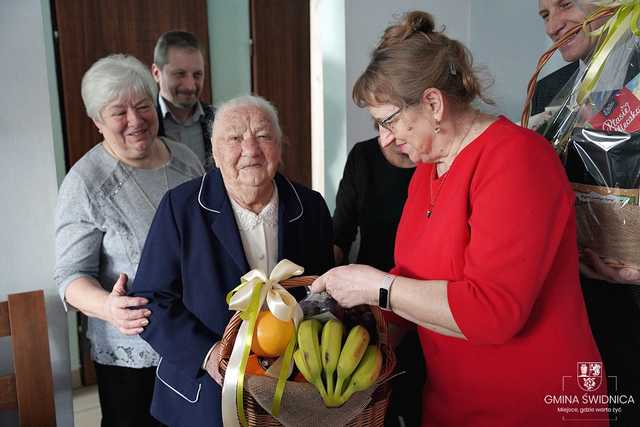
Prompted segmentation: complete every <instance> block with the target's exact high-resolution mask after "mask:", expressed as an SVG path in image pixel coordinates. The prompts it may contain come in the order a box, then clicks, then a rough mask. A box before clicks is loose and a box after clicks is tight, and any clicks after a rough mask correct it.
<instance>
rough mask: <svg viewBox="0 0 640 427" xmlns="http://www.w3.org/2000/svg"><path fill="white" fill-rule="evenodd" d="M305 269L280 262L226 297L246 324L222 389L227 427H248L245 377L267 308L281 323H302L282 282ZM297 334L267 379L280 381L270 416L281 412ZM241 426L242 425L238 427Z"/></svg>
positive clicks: (253, 275)
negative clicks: (259, 320)
mask: <svg viewBox="0 0 640 427" xmlns="http://www.w3.org/2000/svg"><path fill="white" fill-rule="evenodd" d="M303 272H304V269H303V268H302V267H300V266H299V265H296V264H294V263H293V262H291V261H289V260H286V259H284V260H282V261H280V262H279V263H278V264H277V265H276V266H275V267H274V268H273V271H271V274H270V275H269V277H267V275H266V274H265V273H264V272H262V271H260V270H257V269H255V270H251V271H249V272H248V273H247V274H245V275H244V276H242V277H241V283H240V285H238V286H237V287H236V288H235V289H233V290H232V291H231V292H229V293H228V294H227V298H226V299H227V303H228V304H229V309H231V310H235V311H240V313H241V314H240V317H241V318H242V320H243V322H242V324H241V325H240V329H239V330H238V335H237V338H236V342H235V343H234V345H233V350H232V352H231V357H230V358H229V363H228V366H227V371H226V373H225V377H224V383H223V385H222V420H223V423H224V425H225V426H227V427H229V426H234V427H235V426H237V427H239V426H240V425H242V426H246V425H247V420H246V416H245V412H244V404H243V392H244V376H245V375H244V374H245V369H246V365H247V360H248V358H249V351H250V349H251V341H252V338H253V330H254V328H255V321H256V318H257V316H258V312H259V311H260V309H261V308H262V307H263V306H264V305H265V304H266V306H267V307H268V308H269V311H271V312H272V313H273V315H274V316H276V317H277V318H278V319H280V320H282V321H285V322H286V321H288V320H293V322H294V324H295V326H296V329H297V327H298V324H299V323H300V321H301V320H302V316H303V314H302V309H301V308H300V306H299V305H298V302H297V301H296V300H295V298H294V297H293V295H291V294H290V293H289V292H288V291H287V290H286V289H285V288H284V287H283V286H282V285H280V283H279V282H280V281H282V280H285V279H288V278H289V277H291V276H296V275H300V274H302V273H303ZM294 347H295V334H294V336H293V337H292V338H291V340H290V341H289V344H288V345H287V350H286V351H285V354H284V355H283V356H281V357H279V358H278V359H277V360H276V361H275V362H274V363H273V364H272V365H271V367H270V368H269V369H268V370H267V375H269V376H272V377H276V378H278V383H277V384H276V391H275V393H274V398H273V404H272V408H271V413H272V414H273V415H275V416H277V415H278V413H279V412H280V403H281V401H282V394H283V392H284V385H285V381H286V379H287V378H288V377H289V375H291V371H292V367H293V365H292V363H291V359H292V356H293V350H294ZM239 423H240V424H239Z"/></svg>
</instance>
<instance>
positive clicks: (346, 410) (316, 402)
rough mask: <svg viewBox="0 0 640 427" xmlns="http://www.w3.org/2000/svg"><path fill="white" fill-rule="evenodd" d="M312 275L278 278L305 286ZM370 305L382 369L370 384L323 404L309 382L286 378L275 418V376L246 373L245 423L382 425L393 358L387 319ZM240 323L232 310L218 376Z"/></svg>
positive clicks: (274, 425)
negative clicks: (339, 400)
mask: <svg viewBox="0 0 640 427" xmlns="http://www.w3.org/2000/svg"><path fill="white" fill-rule="evenodd" d="M315 278H316V277H315V276H302V277H292V278H290V279H287V280H285V281H283V282H281V285H282V286H284V287H285V288H294V287H298V286H307V285H310V284H311V283H312V282H313V280H315ZM370 309H371V312H372V314H373V315H374V318H375V320H376V325H377V328H378V345H379V346H380V350H381V351H382V354H383V365H382V371H381V372H380V377H379V378H378V381H376V384H375V385H374V386H373V387H371V388H370V389H368V390H365V391H363V392H359V393H355V394H354V395H353V396H352V397H351V399H349V401H348V402H347V403H345V404H344V405H343V406H341V407H340V408H326V407H325V406H324V403H323V402H322V398H321V397H320V395H319V394H318V392H317V390H316V389H315V387H314V386H313V385H311V384H308V383H297V382H294V381H287V384H286V386H285V391H284V395H283V398H282V406H281V410H280V415H279V417H278V418H279V419H276V418H274V417H273V416H272V415H271V414H269V412H268V410H270V409H271V402H272V399H273V392H274V390H275V384H276V380H275V379H272V378H269V377H258V376H252V375H248V376H246V378H245V390H244V398H243V401H244V410H245V415H246V417H247V422H248V424H249V425H250V426H256V427H258V426H259V427H263V426H264V427H278V426H285V427H290V426H291V427H292V426H305V427H316V426H317V427H329V426H331V427H334V426H335V427H338V426H342V425H345V426H349V427H362V426H376V427H382V426H384V417H385V414H386V411H387V407H388V406H389V395H390V394H391V383H390V382H389V381H388V379H389V377H390V376H391V375H392V373H393V370H394V368H395V364H396V359H395V354H394V353H393V349H392V348H391V347H390V346H389V333H388V329H387V323H386V321H385V319H384V317H383V316H382V312H381V311H380V309H379V308H377V307H370ZM241 323H242V319H241V318H240V314H239V313H236V314H234V315H233V317H232V318H231V320H230V321H229V324H228V325H227V327H226V329H225V332H224V335H223V337H222V340H221V343H220V345H221V355H222V359H221V361H220V365H219V367H218V370H219V372H220V374H221V378H222V380H224V373H225V371H226V369H227V363H228V362H229V358H230V357H231V351H232V350H233V344H234V343H235V340H236V336H237V334H238V329H239V328H240V325H241ZM221 385H222V384H221Z"/></svg>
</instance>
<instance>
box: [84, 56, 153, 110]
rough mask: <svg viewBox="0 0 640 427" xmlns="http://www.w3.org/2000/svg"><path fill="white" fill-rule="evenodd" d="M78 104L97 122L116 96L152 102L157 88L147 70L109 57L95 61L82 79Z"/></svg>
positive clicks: (125, 58)
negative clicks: (139, 96) (140, 96)
mask: <svg viewBox="0 0 640 427" xmlns="http://www.w3.org/2000/svg"><path fill="white" fill-rule="evenodd" d="M81 92H82V101H84V108H85V109H86V110H87V115H88V116H89V117H90V118H92V119H93V120H101V119H102V116H101V114H100V113H101V111H102V109H103V108H104V107H106V106H107V104H109V103H110V102H111V101H113V100H115V99H118V98H119V97H120V96H122V95H125V94H128V93H135V94H145V95H147V96H149V98H151V99H152V100H155V99H156V97H157V96H158V87H157V85H156V82H155V80H154V79H153V76H152V75H151V72H150V71H149V69H148V68H147V67H146V66H145V65H144V64H143V63H142V62H140V60H138V59H137V58H135V57H133V56H131V55H123V54H115V55H109V56H106V57H104V58H101V59H99V60H98V61H96V62H95V63H94V64H93V65H92V66H91V68H89V70H88V71H87V72H86V73H85V74H84V76H83V77H82V89H81Z"/></svg>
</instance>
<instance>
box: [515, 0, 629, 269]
mask: <svg viewBox="0 0 640 427" xmlns="http://www.w3.org/2000/svg"><path fill="white" fill-rule="evenodd" d="M577 3H578V6H579V7H583V8H584V10H592V9H593V6H596V8H595V11H594V12H593V13H591V14H590V15H589V16H588V17H587V20H586V21H585V25H584V26H583V27H580V26H578V27H576V28H574V29H573V30H572V31H570V32H568V33H567V34H566V35H565V36H563V38H562V39H561V40H559V41H558V42H557V43H556V44H555V45H554V46H553V47H552V48H551V49H550V50H549V51H547V52H546V53H545V54H544V55H543V56H542V57H541V59H540V62H539V64H538V70H537V71H536V73H535V74H534V76H533V78H532V80H531V82H530V84H529V93H528V95H529V96H528V99H527V103H526V105H525V111H524V112H523V117H522V123H523V125H525V126H526V125H527V121H528V119H529V108H530V101H531V99H532V97H533V92H534V90H535V82H536V78H537V75H538V73H539V72H540V70H541V68H542V66H543V65H544V64H545V63H546V61H547V60H548V59H549V58H550V57H551V55H552V54H553V52H554V51H555V50H556V49H557V48H558V47H560V46H562V45H563V44H565V43H567V42H570V41H571V39H572V37H573V35H575V34H576V32H578V31H591V30H590V28H595V27H597V26H598V24H599V23H601V22H603V21H605V22H604V24H603V25H602V26H600V27H599V28H597V29H595V30H594V31H591V35H592V36H594V37H598V42H597V44H596V46H595V50H594V53H593V54H592V56H591V58H590V60H589V61H588V62H587V63H584V64H581V66H580V67H578V69H577V71H576V73H575V75H574V76H573V78H572V79H570V80H569V82H568V83H567V85H566V87H565V88H564V89H563V90H561V91H560V92H559V94H558V96H557V97H556V98H555V99H554V101H553V102H552V106H551V109H552V110H553V111H556V112H555V114H554V115H553V116H552V118H551V119H550V120H549V121H548V122H547V123H546V124H545V125H543V126H542V127H541V128H539V129H538V131H539V132H541V133H542V134H543V135H544V136H545V137H546V138H547V139H548V140H549V141H550V142H551V143H552V144H553V146H554V147H555V149H556V150H557V152H558V153H559V155H560V156H561V158H562V160H563V162H564V163H565V167H566V171H567V175H568V177H569V180H570V181H571V183H572V185H573V189H574V191H575V195H576V216H577V227H578V245H579V247H580V249H581V250H582V249H585V248H588V249H590V250H592V251H593V252H595V253H596V254H598V255H599V256H600V257H601V258H602V259H603V261H604V262H605V263H607V264H609V265H611V266H613V267H625V266H626V267H632V268H636V269H640V30H639V29H638V20H639V18H640V1H638V0H633V1H631V0H629V1H606V0H605V1H597V0H578V1H577ZM591 23H594V24H591ZM590 24H591V26H590Z"/></svg>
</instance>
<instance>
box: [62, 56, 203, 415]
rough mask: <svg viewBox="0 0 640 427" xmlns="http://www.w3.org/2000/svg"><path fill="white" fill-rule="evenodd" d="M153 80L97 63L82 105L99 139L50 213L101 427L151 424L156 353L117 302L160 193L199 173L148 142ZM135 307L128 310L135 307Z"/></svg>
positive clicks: (152, 126) (167, 148)
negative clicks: (80, 320) (87, 349)
mask: <svg viewBox="0 0 640 427" xmlns="http://www.w3.org/2000/svg"><path fill="white" fill-rule="evenodd" d="M156 92H157V88H156V83H155V81H154V80H153V77H152V76H151V74H150V72H149V71H148V69H147V67H145V66H144V65H143V64H142V63H141V62H140V61H138V60H137V59H136V58H134V57H132V56H126V55H111V56H108V57H105V58H102V59H100V60H99V61H97V62H96V63H95V64H93V66H92V67H91V68H90V69H89V70H88V71H87V72H86V74H85V75H84V77H83V79H82V99H83V101H84V104H85V108H86V110H87V114H88V116H89V117H90V118H91V119H92V120H93V122H94V124H95V125H96V127H97V128H98V131H99V132H100V133H101V134H102V136H103V137H104V141H102V142H101V143H99V144H97V145H96V146H95V147H93V148H92V149H91V150H90V151H89V152H88V153H87V154H85V155H84V156H83V157H82V158H81V159H80V160H78V162H77V163H76V164H75V165H74V166H73V167H72V168H71V170H70V171H69V173H68V175H67V176H66V178H65V179H64V182H63V183H62V186H61V187H60V192H59V195H58V204H57V209H56V270H55V274H56V282H57V285H58V288H59V291H60V296H61V298H62V300H63V303H64V304H65V307H67V306H68V305H71V306H72V307H73V308H76V309H78V310H80V311H82V312H83V313H84V314H86V315H87V316H88V317H89V320H88V332H87V336H88V338H89V340H90V341H91V356H92V359H93V361H94V363H95V366H96V373H97V379H98V391H99V395H100V406H101V409H102V417H103V419H102V427H106V426H117V427H125V426H155V425H160V424H159V423H157V421H155V420H154V419H153V418H152V417H151V415H150V414H149V406H150V402H151V397H152V393H153V384H154V380H155V378H154V367H155V366H156V365H157V364H158V360H159V357H158V355H157V354H156V353H155V351H153V349H152V348H151V347H150V346H149V345H148V344H147V343H146V342H145V341H143V340H142V339H141V338H140V337H139V336H138V333H140V332H141V331H142V328H143V327H144V326H145V325H147V323H148V320H147V317H148V316H149V315H150V312H149V310H147V309H145V308H142V307H139V306H141V305H144V304H146V302H147V301H146V300H145V299H144V298H133V297H128V296H126V283H127V280H131V281H133V279H134V275H135V271H136V269H137V267H138V262H139V259H140V253H141V250H142V247H143V244H144V241H145V239H146V236H147V232H148V230H149V227H150V225H151V221H152V219H153V216H154V213H155V211H156V208H157V206H158V204H159V203H160V199H161V198H162V196H163V195H164V193H165V192H166V191H167V190H168V189H170V188H173V187H175V186H177V185H179V184H181V183H183V182H185V181H188V180H190V179H192V178H194V177H196V176H199V175H202V174H203V173H204V170H203V168H202V165H201V164H200V162H199V160H198V158H197V157H196V156H195V154H193V153H192V152H191V151H190V150H189V149H188V148H187V147H186V146H184V145H181V144H178V143H176V142H173V141H171V140H168V139H165V138H158V136H157V133H158V117H157V114H156V111H155V108H154V100H155V99H156ZM136 307H138V308H136Z"/></svg>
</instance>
